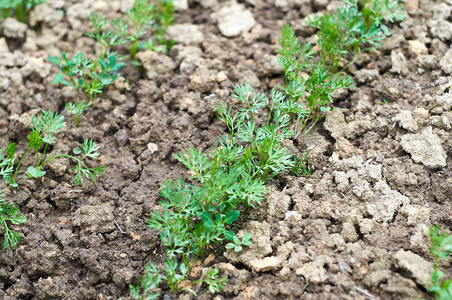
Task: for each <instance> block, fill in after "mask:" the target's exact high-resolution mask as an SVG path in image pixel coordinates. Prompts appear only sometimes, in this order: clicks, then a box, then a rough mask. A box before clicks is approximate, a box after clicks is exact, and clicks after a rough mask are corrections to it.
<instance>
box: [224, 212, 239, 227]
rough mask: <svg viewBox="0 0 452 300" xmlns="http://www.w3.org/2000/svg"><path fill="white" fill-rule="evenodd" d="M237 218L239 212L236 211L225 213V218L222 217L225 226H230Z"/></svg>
mask: <svg viewBox="0 0 452 300" xmlns="http://www.w3.org/2000/svg"><path fill="white" fill-rule="evenodd" d="M239 216H240V211H238V210H233V211H230V212H229V213H227V214H226V216H225V217H224V222H225V223H226V224H229V225H231V224H232V223H234V222H235V220H237V219H238V217H239Z"/></svg>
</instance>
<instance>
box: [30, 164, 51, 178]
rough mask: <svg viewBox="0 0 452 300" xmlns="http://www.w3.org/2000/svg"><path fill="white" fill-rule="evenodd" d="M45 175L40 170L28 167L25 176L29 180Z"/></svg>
mask: <svg viewBox="0 0 452 300" xmlns="http://www.w3.org/2000/svg"><path fill="white" fill-rule="evenodd" d="M45 174H46V172H45V171H42V170H41V169H40V168H37V169H36V168H35V167H33V166H29V167H28V169H27V176H28V177H29V178H39V177H42V176H44V175H45Z"/></svg>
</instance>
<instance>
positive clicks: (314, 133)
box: [0, 0, 452, 300]
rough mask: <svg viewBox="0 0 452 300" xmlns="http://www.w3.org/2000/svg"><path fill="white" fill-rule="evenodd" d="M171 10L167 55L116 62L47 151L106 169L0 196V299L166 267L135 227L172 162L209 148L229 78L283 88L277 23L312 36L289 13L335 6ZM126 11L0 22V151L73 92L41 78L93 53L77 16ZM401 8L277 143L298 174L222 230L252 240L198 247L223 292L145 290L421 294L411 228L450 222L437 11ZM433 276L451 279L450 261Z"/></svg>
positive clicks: (264, 295) (25, 183) (58, 9)
mask: <svg viewBox="0 0 452 300" xmlns="http://www.w3.org/2000/svg"><path fill="white" fill-rule="evenodd" d="M185 4H187V3H185V2H184V1H178V2H177V3H176V14H175V21H174V24H173V25H172V26H171V27H170V28H169V30H168V32H167V35H168V36H169V37H170V38H172V39H174V40H175V42H176V44H175V46H174V47H173V48H172V49H171V50H170V51H169V52H168V53H167V54H162V53H157V52H152V51H150V50H148V51H143V52H140V53H139V54H138V56H137V57H138V61H139V62H140V63H141V65H142V66H143V69H142V70H140V69H139V68H137V67H136V66H134V65H132V64H127V65H126V66H125V67H124V68H123V69H121V72H120V73H121V77H120V78H119V79H118V80H116V81H115V82H114V83H113V85H112V86H111V87H110V88H109V89H108V91H107V92H106V93H104V94H102V95H100V96H99V97H98V99H96V102H95V103H94V105H93V106H92V107H90V108H89V109H88V110H87V111H86V112H85V113H84V114H83V115H82V117H81V119H80V123H79V126H78V127H75V126H74V124H73V123H72V121H71V118H70V117H69V116H67V117H66V123H67V124H66V126H65V128H64V129H63V130H62V132H61V133H59V134H58V137H59V141H58V144H57V145H56V147H57V148H58V149H62V151H66V152H69V151H70V150H71V149H72V148H74V147H76V146H80V144H81V142H82V141H83V139H86V138H89V139H93V140H95V141H96V143H97V144H98V145H99V146H100V152H101V156H100V161H101V164H102V165H104V166H105V167H106V172H105V174H104V175H103V176H102V177H101V178H99V179H98V180H97V186H94V185H92V184H91V183H88V184H85V185H84V186H82V187H80V186H72V185H71V184H70V181H71V178H72V176H73V175H72V174H71V172H70V170H69V169H70V168H69V165H68V164H67V163H65V162H64V161H62V160H55V161H53V162H52V163H51V164H50V165H49V166H48V167H47V168H46V171H47V174H46V176H45V177H43V179H42V180H27V179H20V182H21V185H20V186H19V187H18V188H15V189H8V188H6V187H4V188H3V190H4V192H5V197H6V198H7V199H9V200H11V201H13V202H14V203H16V204H18V205H19V207H20V210H21V213H22V214H24V215H25V216H26V217H27V219H28V220H27V222H26V223H25V224H22V225H20V226H16V227H15V228H16V230H17V231H19V232H21V233H22V234H23V235H24V238H23V240H22V241H21V242H20V243H19V244H18V246H17V247H16V248H15V249H13V251H9V252H4V253H1V254H0V298H2V299H38V298H39V299H118V298H119V297H122V298H127V297H128V295H129V287H128V285H129V284H131V283H138V282H139V278H140V276H141V275H142V274H143V270H144V266H145V265H146V264H147V263H149V262H151V261H152V262H154V263H155V264H156V265H159V264H160V265H161V264H162V263H163V262H164V260H165V259H166V258H165V249H164V247H163V246H162V245H161V244H160V240H159V237H158V234H159V233H158V232H157V231H153V230H151V229H149V228H148V227H147V220H146V219H147V218H148V217H149V213H150V212H151V211H154V210H157V211H158V210H159V209H161V208H160V206H159V201H160V197H159V188H160V185H161V184H162V182H164V181H167V180H169V179H173V180H175V179H176V178H178V177H180V176H183V177H185V178H188V177H189V174H188V171H187V170H186V168H185V167H184V166H183V165H182V164H180V163H179V162H177V160H176V159H175V158H173V157H172V155H173V154H174V153H177V152H178V151H181V150H188V149H189V147H190V146H194V147H195V148H197V149H200V150H203V151H207V150H209V149H212V147H214V146H215V145H217V143H218V137H219V136H220V135H222V134H224V133H225V132H226V128H225V126H224V124H223V123H222V122H221V121H220V120H218V119H217V113H216V111H215V110H214V109H213V107H214V106H218V105H219V104H220V103H221V102H222V101H224V102H227V103H232V102H233V99H232V97H231V95H232V93H233V87H234V86H236V85H237V84H240V83H249V84H250V85H252V86H253V87H254V89H255V90H260V91H263V92H265V93H268V92H269V91H270V89H271V88H276V87H277V86H278V85H283V84H284V76H283V73H282V70H281V69H280V67H279V65H278V63H277V57H278V47H279V45H278V38H279V37H280V32H281V27H282V25H283V24H291V25H292V27H293V29H294V31H295V32H296V33H297V35H298V36H299V38H300V39H301V40H307V41H314V35H315V31H314V29H313V28H311V27H308V26H306V25H305V20H306V16H309V15H311V14H313V13H316V12H319V11H331V10H333V9H335V8H337V7H338V6H339V5H340V2H337V1H331V2H329V1H326V0H325V1H323V0H313V1H308V0H301V1H291V0H288V1H262V0H249V1H245V2H244V3H242V4H237V3H235V2H217V1H215V0H199V1H193V2H190V3H188V4H189V5H188V6H186V5H185ZM130 5H131V1H92V0H86V1H58V0H53V1H52V0H48V1H47V4H42V5H40V6H38V7H36V8H35V9H34V11H33V12H32V14H31V15H30V27H26V26H25V25H23V24H20V23H15V22H13V21H11V20H10V19H8V22H7V21H0V32H1V34H2V35H1V36H2V37H0V136H1V137H2V139H1V141H0V148H5V147H6V144H7V141H8V140H12V141H14V142H16V143H17V147H18V149H26V143H27V140H26V136H27V134H28V133H29V131H28V130H29V129H27V128H29V127H28V125H29V123H30V120H31V117H32V116H34V115H37V114H38V113H39V112H40V111H41V110H42V109H51V110H52V111H55V112H63V111H64V105H65V103H66V102H68V101H71V100H74V98H75V97H77V94H76V93H75V91H74V90H73V89H72V88H68V87H65V88H63V87H61V86H57V85H53V84H52V78H53V75H54V74H56V73H57V72H58V70H57V69H56V68H55V67H54V66H53V65H52V64H51V63H50V62H49V61H48V56H49V55H50V56H60V55H61V51H66V52H67V53H68V54H69V55H71V56H72V55H74V54H76V53H78V52H83V53H84V54H85V55H87V56H94V54H95V51H96V50H95V42H94V40H92V39H91V38H89V37H86V36H83V33H84V32H87V31H89V30H90V24H89V22H87V15H88V14H89V13H90V12H92V11H95V12H97V13H102V14H103V15H105V16H106V17H108V18H112V17H118V16H120V15H121V14H122V13H123V12H124V10H125V9H126V8H127V7H130ZM403 7H404V10H405V11H406V14H407V16H406V18H405V20H404V21H402V22H397V23H396V24H393V25H392V24H391V25H390V26H389V27H390V28H391V30H392V31H393V34H392V36H390V37H388V38H387V39H386V40H385V41H384V43H383V45H382V47H381V48H380V49H377V50H372V51H370V52H366V53H363V54H361V55H360V59H359V60H358V61H356V63H355V64H353V65H352V66H350V67H349V68H348V70H347V71H348V73H349V74H350V75H352V76H353V79H354V82H355V83H356V87H354V88H352V89H349V90H343V91H342V92H340V93H337V94H336V95H335V99H334V102H333V103H332V105H333V106H334V107H335V109H333V110H332V111H329V112H328V113H327V114H326V117H325V118H324V119H322V120H321V121H320V122H319V123H318V124H316V126H315V127H314V128H313V129H312V130H311V131H310V132H308V133H307V134H304V135H303V134H302V135H300V136H298V137H297V138H295V139H290V140H287V141H286V142H285V143H284V145H285V146H286V147H287V148H288V149H289V152H291V153H292V154H295V155H299V156H302V155H304V154H305V153H306V151H308V150H309V155H308V158H307V163H308V165H309V166H310V168H311V169H312V170H313V171H312V173H311V174H310V175H308V176H304V177H296V176H292V175H290V174H289V173H282V174H280V175H278V176H276V177H274V178H273V179H271V180H270V182H269V185H268V190H269V192H268V193H267V195H266V197H265V201H264V202H263V204H262V205H261V206H258V207H257V208H256V209H255V210H253V209H251V208H248V209H246V211H245V212H243V213H242V214H241V216H240V218H239V220H238V224H239V225H237V226H238V227H237V228H238V229H240V233H239V235H240V234H244V233H247V232H250V233H252V234H253V238H252V240H253V245H252V246H250V247H245V248H244V250H243V251H241V252H237V253H235V252H233V251H232V250H228V251H226V250H225V248H224V245H218V246H217V245H214V246H212V247H211V248H209V249H208V251H207V253H205V255H204V257H203V259H202V261H203V262H204V266H205V267H213V266H216V267H218V268H219V269H220V272H221V274H224V275H227V276H228V278H229V281H228V283H226V284H225V287H224V290H223V291H222V292H220V293H218V294H215V295H212V294H210V293H209V292H208V291H207V289H206V288H205V286H203V285H202V286H199V287H197V288H198V289H197V290H196V291H197V293H198V296H196V297H194V296H192V295H191V294H188V293H186V294H184V293H182V294H178V295H175V294H170V293H169V291H168V290H165V289H163V290H162V291H161V292H162V294H167V295H168V296H170V297H171V299H177V298H180V299H211V298H214V297H215V299H217V300H218V299H416V298H424V299H429V298H431V294H430V293H428V292H427V289H428V287H429V285H430V272H431V271H432V269H433V257H432V256H431V255H430V252H429V247H430V243H431V242H430V237H429V232H428V229H429V227H431V226H433V225H436V224H439V225H441V226H442V228H443V229H452V219H451V199H452V180H451V178H452V159H451V154H452V139H451V129H452V90H451V86H452V77H451V74H452V50H451V49H450V48H449V44H450V43H451V39H452V23H451V21H452V20H451V10H452V3H451V2H450V1H427V0H419V1H417V0H408V1H405V3H404V5H403ZM234 14H235V15H237V14H238V15H239V16H240V17H239V22H234V20H235V19H234ZM240 18H241V19H240ZM24 26H25V27H24ZM119 49H120V50H119V51H120V52H121V51H122V50H121V48H119ZM63 114H64V113H63ZM29 160H30V161H32V158H29ZM209 254H214V259H213V260H211V258H213V256H212V255H210V256H209ZM207 257H209V259H208V260H207V261H204V259H205V258H207ZM441 268H442V270H443V271H445V274H446V277H447V276H448V278H450V276H451V275H452V271H451V265H450V263H449V262H444V263H443V264H441ZM193 275H194V277H196V275H199V274H193ZM165 299H166V298H165Z"/></svg>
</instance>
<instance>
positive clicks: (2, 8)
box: [0, 0, 46, 23]
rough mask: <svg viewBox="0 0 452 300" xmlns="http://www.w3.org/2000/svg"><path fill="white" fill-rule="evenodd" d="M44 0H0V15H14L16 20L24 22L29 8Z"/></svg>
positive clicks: (6, 16) (44, 0)
mask: <svg viewBox="0 0 452 300" xmlns="http://www.w3.org/2000/svg"><path fill="white" fill-rule="evenodd" d="M44 2H46V0H0V15H1V17H2V18H3V19H6V18H9V17H10V16H12V15H15V16H16V18H17V20H18V21H20V22H22V23H26V22H27V20H28V15H29V13H30V10H31V9H32V8H33V7H35V6H36V5H39V4H42V3H44Z"/></svg>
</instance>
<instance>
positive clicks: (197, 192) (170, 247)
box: [131, 84, 305, 299]
mask: <svg viewBox="0 0 452 300" xmlns="http://www.w3.org/2000/svg"><path fill="white" fill-rule="evenodd" d="M233 97H234V99H235V100H236V101H237V103H238V104H239V105H240V108H239V109H238V111H237V112H236V113H233V112H232V107H228V106H226V105H225V104H224V103H223V104H221V105H220V106H219V107H217V108H215V109H216V110H217V112H218V118H219V119H220V120H221V121H223V122H224V123H225V125H226V127H227V129H228V134H227V135H225V136H223V137H220V138H219V141H218V146H216V147H214V148H213V149H212V150H211V151H210V152H209V153H204V152H202V151H201V150H198V149H195V148H194V147H191V148H190V149H189V150H188V151H181V152H179V153H178V154H176V155H175V156H174V157H175V158H176V159H177V160H179V161H180V162H181V163H183V164H184V165H185V166H186V167H187V168H188V169H189V170H190V172H191V175H192V178H193V179H194V180H195V181H196V182H197V184H190V183H186V182H185V181H184V180H183V179H179V180H178V181H176V182H174V181H168V182H166V183H164V184H163V185H162V187H161V189H160V195H161V197H162V198H163V200H162V201H161V202H160V204H161V206H162V207H163V211H158V212H153V213H151V218H150V219H149V220H148V225H149V227H150V228H152V229H155V230H159V231H160V240H161V243H162V245H163V246H165V247H166V254H167V260H166V262H165V263H164V266H163V269H162V270H159V269H157V267H156V266H155V265H154V264H152V263H151V264H149V265H148V266H147V267H146V271H145V275H144V276H143V277H142V279H141V287H139V286H131V293H132V296H133V297H134V298H135V299H155V297H158V294H156V293H155V292H154V289H155V288H156V287H158V286H159V285H160V284H161V283H163V282H164V283H166V285H167V286H168V287H169V288H170V290H171V291H172V292H178V291H189V292H192V293H193V294H194V293H195V292H194V291H193V290H192V289H191V286H192V285H193V284H196V283H199V282H204V283H205V284H207V286H208V289H209V291H210V292H212V293H214V292H218V291H220V290H221V289H222V288H223V284H224V283H225V282H226V281H227V278H226V277H221V278H220V277H219V275H218V273H219V270H218V269H210V270H209V271H207V274H206V275H205V276H204V277H203V278H201V279H199V280H196V281H193V282H189V281H188V280H189V278H188V276H189V274H190V272H191V270H192V268H193V267H194V265H195V263H196V261H197V260H198V258H199V257H200V256H201V255H203V251H204V250H205V248H206V246H207V245H209V244H211V243H224V242H225V241H226V240H227V241H230V242H229V243H228V244H227V245H226V248H227V249H234V251H236V252H238V251H241V250H242V248H243V247H244V246H249V245H251V244H252V242H251V234H245V235H244V236H243V237H242V239H240V238H239V237H238V236H237V235H236V234H235V233H234V231H233V229H234V227H233V223H234V222H235V221H236V220H237V219H238V217H239V216H240V211H239V210H238V208H240V207H242V206H243V205H244V206H251V207H254V206H255V205H258V204H260V203H261V201H262V199H263V197H264V195H265V192H266V189H265V183H266V182H267V181H268V180H269V179H270V178H271V177H273V176H276V175H277V174H279V173H280V172H283V171H286V170H289V169H290V168H292V167H293V166H294V165H295V161H294V160H295V159H294V157H293V156H292V155H291V154H289V153H288V152H287V150H286V149H285V148H284V147H283V146H282V145H281V143H282V141H283V140H284V139H286V138H289V137H291V136H292V135H293V132H292V131H291V130H289V125H290V123H291V119H290V116H289V115H290V114H299V115H302V114H304V113H305V111H304V110H303V109H301V108H300V107H299V106H298V105H297V104H296V103H292V104H290V105H289V104H288V102H287V101H286V100H285V97H284V95H283V94H282V93H281V92H278V91H275V90H272V91H271V94H270V98H268V97H267V96H266V95H265V94H263V93H260V92H257V93H255V92H253V90H252V87H251V86H249V85H247V84H245V85H239V86H237V87H236V88H235V95H234V96H233Z"/></svg>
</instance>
